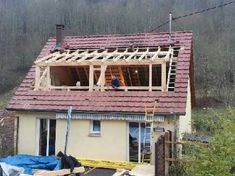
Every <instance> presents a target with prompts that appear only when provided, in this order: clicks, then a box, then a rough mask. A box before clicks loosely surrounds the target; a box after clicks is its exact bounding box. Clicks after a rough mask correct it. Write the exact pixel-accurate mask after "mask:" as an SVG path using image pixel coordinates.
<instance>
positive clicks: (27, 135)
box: [16, 112, 55, 155]
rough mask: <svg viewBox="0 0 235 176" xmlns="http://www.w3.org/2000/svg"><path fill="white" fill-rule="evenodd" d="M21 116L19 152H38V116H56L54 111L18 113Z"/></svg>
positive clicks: (35, 153) (34, 153) (33, 153)
mask: <svg viewBox="0 0 235 176" xmlns="http://www.w3.org/2000/svg"><path fill="white" fill-rule="evenodd" d="M16 116H18V117H19V129H18V154H32V155H37V154H38V153H37V152H38V134H37V125H38V124H37V123H38V121H37V118H55V114H54V113H30V112H21V113H17V114H16Z"/></svg>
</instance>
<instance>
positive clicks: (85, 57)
mask: <svg viewBox="0 0 235 176" xmlns="http://www.w3.org/2000/svg"><path fill="white" fill-rule="evenodd" d="M97 53H98V50H95V51H93V52H92V53H89V54H85V55H84V56H82V58H81V59H79V60H77V62H78V63H80V62H82V61H85V60H86V59H87V58H89V57H93V56H94V55H95V54H97Z"/></svg>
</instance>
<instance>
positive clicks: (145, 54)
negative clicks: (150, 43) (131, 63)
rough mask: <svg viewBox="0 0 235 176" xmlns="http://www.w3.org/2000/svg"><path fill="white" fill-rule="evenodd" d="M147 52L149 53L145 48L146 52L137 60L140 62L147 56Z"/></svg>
mask: <svg viewBox="0 0 235 176" xmlns="http://www.w3.org/2000/svg"><path fill="white" fill-rule="evenodd" d="M148 52H149V49H148V48H147V51H146V52H145V53H143V54H142V55H141V56H140V57H139V59H138V60H139V61H141V60H142V59H143V58H144V57H145V56H147V54H148Z"/></svg>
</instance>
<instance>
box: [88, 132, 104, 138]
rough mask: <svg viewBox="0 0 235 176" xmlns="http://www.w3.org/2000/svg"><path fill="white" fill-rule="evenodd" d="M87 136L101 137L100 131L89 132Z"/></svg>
mask: <svg viewBox="0 0 235 176" xmlns="http://www.w3.org/2000/svg"><path fill="white" fill-rule="evenodd" d="M88 136H89V137H101V133H92V132H91V133H90V134H89V135H88Z"/></svg>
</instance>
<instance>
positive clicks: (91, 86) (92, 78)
mask: <svg viewBox="0 0 235 176" xmlns="http://www.w3.org/2000/svg"><path fill="white" fill-rule="evenodd" d="M89 69H90V70H89V91H92V90H93V87H94V70H93V69H94V66H93V65H90V67H89Z"/></svg>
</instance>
